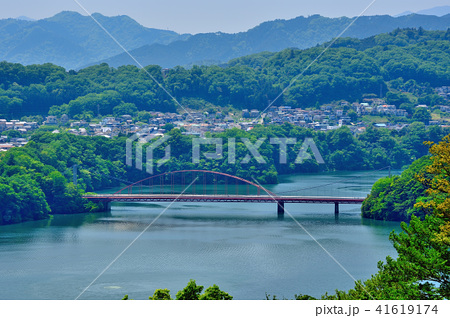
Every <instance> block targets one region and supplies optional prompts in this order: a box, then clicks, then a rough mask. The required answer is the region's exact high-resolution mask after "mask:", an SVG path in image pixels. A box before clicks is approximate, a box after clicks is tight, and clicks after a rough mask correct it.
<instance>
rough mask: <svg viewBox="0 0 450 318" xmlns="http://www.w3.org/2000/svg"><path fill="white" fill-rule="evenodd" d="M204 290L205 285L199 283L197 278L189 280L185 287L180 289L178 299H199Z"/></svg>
mask: <svg viewBox="0 0 450 318" xmlns="http://www.w3.org/2000/svg"><path fill="white" fill-rule="evenodd" d="M202 290H203V286H200V285H197V284H196V283H195V280H193V279H191V280H189V283H188V284H187V286H186V287H185V288H183V289H182V290H180V291H178V293H177V295H176V299H177V300H198V299H199V298H200V294H201V292H202Z"/></svg>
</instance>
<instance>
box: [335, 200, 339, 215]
mask: <svg viewBox="0 0 450 318" xmlns="http://www.w3.org/2000/svg"><path fill="white" fill-rule="evenodd" d="M334 214H336V215H338V214H339V202H334Z"/></svg>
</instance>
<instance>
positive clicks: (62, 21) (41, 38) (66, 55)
mask: <svg viewBox="0 0 450 318" xmlns="http://www.w3.org/2000/svg"><path fill="white" fill-rule="evenodd" d="M93 16H94V17H95V19H96V20H97V21H99V22H100V23H101V24H102V25H103V26H104V27H105V28H106V29H107V30H108V31H109V32H110V33H111V34H112V35H113V36H114V37H115V38H116V39H117V40H118V41H119V42H120V43H121V44H122V45H123V46H124V47H125V48H126V49H127V50H135V51H132V54H133V55H134V56H136V58H137V59H138V60H139V61H140V62H141V64H142V65H150V64H155V65H160V66H162V67H174V66H177V65H182V66H186V65H192V64H212V63H216V64H217V63H224V62H227V61H229V60H230V59H233V58H236V57H241V56H245V55H248V54H253V53H260V52H263V51H271V52H277V51H281V50H284V49H286V48H290V47H296V48H300V49H305V48H309V47H313V46H315V45H317V44H321V43H323V42H326V41H329V40H331V39H332V38H333V37H335V36H337V35H338V34H339V33H340V32H341V31H342V30H344V29H345V28H346V27H347V26H348V25H349V24H350V22H351V21H352V19H353V18H347V17H341V18H326V17H322V16H319V15H313V16H310V17H297V18H295V19H291V20H275V21H269V22H264V23H262V24H260V25H258V26H256V27H254V28H252V29H250V30H248V31H246V32H240V33H236V34H225V33H205V34H197V35H194V36H190V35H188V34H184V35H180V34H177V33H175V32H172V31H167V30H157V29H151V28H146V27H144V26H142V25H140V24H139V23H137V22H136V21H134V20H133V19H132V18H130V17H128V16H117V17H106V16H103V15H101V14H99V13H95V14H93ZM448 26H450V15H446V16H443V17H437V16H429V15H418V14H411V15H407V16H402V17H391V16H386V15H385V16H367V17H361V18H359V19H358V20H357V21H356V23H355V24H354V25H352V26H351V27H350V28H349V29H348V30H347V32H346V33H345V35H344V36H348V37H354V38H365V37H369V36H372V35H376V34H380V33H385V32H390V31H392V30H394V29H396V28H419V27H422V28H424V29H425V30H446V29H447V28H448ZM186 39H188V40H187V41H185V40H186ZM122 53H123V51H122V49H121V48H120V47H119V46H118V45H117V44H116V43H115V42H114V41H113V40H111V38H110V37H109V36H108V35H107V34H106V33H105V32H104V31H103V30H102V29H101V28H100V27H99V26H98V25H97V24H96V23H95V22H94V21H93V20H92V19H91V18H90V17H88V16H83V15H81V14H79V13H76V12H70V11H65V12H61V13H59V14H57V15H55V16H53V17H51V18H47V19H42V20H38V21H24V20H16V19H4V20H0V61H2V60H5V61H8V62H14V63H21V64H24V65H30V64H43V63H53V64H56V65H59V66H62V67H64V68H67V69H80V68H82V67H84V66H87V65H93V64H99V63H101V62H98V61H102V62H106V63H108V64H109V65H111V66H115V67H117V66H120V65H128V64H134V61H132V60H130V59H129V57H128V55H126V56H125V55H120V54H122ZM118 54H119V55H118ZM116 55H117V56H116ZM114 56H116V57H114ZM112 57H114V58H112ZM109 58H111V59H109Z"/></svg>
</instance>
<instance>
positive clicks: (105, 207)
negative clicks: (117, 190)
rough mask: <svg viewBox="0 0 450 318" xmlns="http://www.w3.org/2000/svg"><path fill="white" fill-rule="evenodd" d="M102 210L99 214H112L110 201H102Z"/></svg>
mask: <svg viewBox="0 0 450 318" xmlns="http://www.w3.org/2000/svg"><path fill="white" fill-rule="evenodd" d="M101 203H102V204H101V205H102V209H101V211H99V212H111V203H112V201H110V200H105V201H101Z"/></svg>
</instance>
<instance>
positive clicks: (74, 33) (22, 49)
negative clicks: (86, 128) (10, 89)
mask: <svg viewBox="0 0 450 318" xmlns="http://www.w3.org/2000/svg"><path fill="white" fill-rule="evenodd" d="M93 16H94V17H95V19H97V20H98V21H99V22H100V23H101V24H102V25H103V26H104V27H105V28H106V29H107V30H108V31H109V32H110V33H111V34H112V35H113V36H114V37H115V38H116V39H117V40H118V41H119V42H120V43H121V44H122V45H123V46H124V47H125V48H127V49H129V50H133V49H136V48H138V47H141V46H143V45H146V44H153V43H163V44H168V43H170V42H172V41H174V40H178V39H184V38H187V37H188V35H179V34H178V33H176V32H173V31H166V30H157V29H150V28H146V27H143V26H142V25H140V24H139V23H137V22H136V21H134V20H133V19H131V18H130V17H128V16H117V17H105V16H103V15H101V14H99V13H95V14H93ZM121 52H123V51H122V49H121V48H120V47H119V46H118V45H117V44H116V43H115V42H114V41H113V40H112V39H111V38H110V37H109V36H108V35H107V34H106V33H105V32H104V31H103V30H102V29H101V28H99V26H98V25H97V24H96V23H95V22H94V21H93V19H92V18H90V17H88V16H83V15H81V14H79V13H76V12H70V11H65V12H61V13H59V14H57V15H55V16H53V17H51V18H47V19H42V20H38V21H28V20H26V19H4V20H0V60H6V61H8V62H17V63H21V64H26V65H28V64H43V63H48V62H51V63H54V64H57V65H61V66H63V67H65V68H68V69H71V68H74V69H75V68H79V67H80V66H83V65H86V64H88V63H93V62H95V61H98V60H101V59H105V58H108V57H111V56H114V55H116V54H119V53H121Z"/></svg>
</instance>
